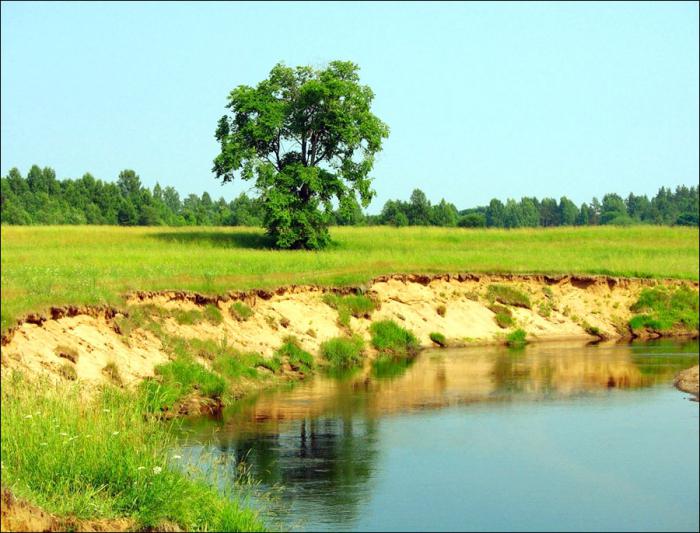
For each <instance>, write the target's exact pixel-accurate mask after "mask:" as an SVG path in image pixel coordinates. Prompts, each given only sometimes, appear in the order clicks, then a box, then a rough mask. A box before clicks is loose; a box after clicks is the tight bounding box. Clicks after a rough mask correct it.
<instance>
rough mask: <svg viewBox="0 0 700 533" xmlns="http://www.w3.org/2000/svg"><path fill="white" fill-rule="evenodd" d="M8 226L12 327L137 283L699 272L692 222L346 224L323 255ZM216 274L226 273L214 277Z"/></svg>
mask: <svg viewBox="0 0 700 533" xmlns="http://www.w3.org/2000/svg"><path fill="white" fill-rule="evenodd" d="M0 231H1V232H2V236H1V238H0V250H1V252H0V255H1V256H2V282H3V286H2V306H1V307H0V311H1V313H2V329H3V331H6V330H7V328H9V327H11V326H13V325H14V324H15V321H16V320H17V319H18V318H20V317H21V316H23V315H24V314H27V313H34V312H37V313H44V314H47V313H48V309H49V307H50V306H56V305H86V304H110V305H113V306H115V307H118V308H122V309H123V308H125V306H126V304H125V301H124V299H123V295H124V294H125V293H128V292H129V291H133V290H134V289H135V288H137V287H138V289H140V290H144V291H157V290H163V289H173V288H176V289H179V290H189V291H196V292H208V293H210V294H214V293H222V294H223V293H226V292H228V291H230V290H231V289H233V288H235V289H236V290H246V289H252V288H256V289H260V288H262V289H274V288H276V287H279V286H282V285H291V284H323V285H327V286H333V285H358V284H362V283H367V282H368V281H369V280H370V279H372V278H373V277H375V276H378V275H382V274H386V273H387V272H397V273H434V272H460V271H463V270H464V268H465V265H469V270H470V271H471V272H475V273H479V272H487V273H488V272H494V271H495V270H498V271H500V272H509V273H540V274H552V275H556V274H563V273H569V274H605V275H614V276H632V277H646V278H649V277H651V278H666V277H672V278H683V279H690V280H697V279H698V268H699V263H698V258H699V254H698V230H697V228H683V227H675V228H668V227H661V226H636V227H633V228H617V227H612V226H601V227H596V228H552V229H548V230H547V231H542V230H540V229H518V230H515V229H511V230H498V229H486V230H476V229H475V230H470V231H462V230H460V229H456V228H429V227H428V228H426V227H421V228H401V229H396V228H390V227H383V226H376V227H365V228H350V227H342V228H341V227H338V228H334V229H333V235H334V239H335V240H336V242H337V243H338V244H337V246H334V247H333V248H331V249H328V250H325V251H324V252H323V253H322V254H321V255H317V254H304V253H298V252H279V251H273V250H268V249H265V248H264V247H263V245H262V244H261V241H264V239H265V237H264V234H263V230H260V229H248V230H244V229H240V228H237V229H230V228H216V229H208V228H201V229H200V231H198V232H196V233H193V232H192V231H191V229H189V228H130V229H128V230H127V229H125V228H119V227H104V226H82V227H68V226H61V227H58V226H51V227H19V226H7V225H3V226H2V228H1V229H0ZM572 242H576V246H575V247H572V246H571V243H572ZM417 251H419V252H417ZM76 257H79V258H80V260H79V261H77V260H76ZM233 258H235V259H233ZM164 265H167V268H164ZM212 272H216V276H214V277H212V278H210V279H209V280H207V279H206V278H205V274H207V273H212ZM562 307H563V306H562ZM254 310H255V309H254ZM128 311H129V313H131V309H128ZM165 311H167V312H166V315H170V311H169V310H165ZM255 311H256V312H257V310H255ZM47 316H48V315H47ZM129 320H130V318H129ZM117 321H118V322H119V323H120V324H121V323H122V322H123V321H122V319H121V318H119V319H117ZM120 327H121V326H120ZM306 327H307V326H304V329H306Z"/></svg>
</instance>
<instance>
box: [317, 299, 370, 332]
mask: <svg viewBox="0 0 700 533" xmlns="http://www.w3.org/2000/svg"><path fill="white" fill-rule="evenodd" d="M323 302H324V303H325V304H327V305H329V306H330V307H332V308H333V309H336V310H337V311H338V324H340V325H341V326H344V327H348V326H349V325H350V317H351V316H354V317H355V318H370V317H371V316H372V312H373V311H374V310H375V309H376V308H377V303H376V302H375V301H374V300H372V299H371V298H369V297H367V296H364V295H362V294H349V295H346V296H339V295H337V294H333V293H327V294H324V295H323Z"/></svg>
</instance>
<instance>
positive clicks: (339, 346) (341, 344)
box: [321, 335, 365, 369]
mask: <svg viewBox="0 0 700 533" xmlns="http://www.w3.org/2000/svg"><path fill="white" fill-rule="evenodd" d="M364 345H365V343H364V341H363V340H362V337H360V336H359V335H353V336H352V337H335V338H334V339H330V340H327V341H326V342H324V343H322V344H321V355H322V356H323V357H324V358H325V359H326V361H328V362H329V363H330V366H331V368H334V369H343V368H345V369H347V368H352V367H355V366H358V365H361V364H362V359H363V357H364Z"/></svg>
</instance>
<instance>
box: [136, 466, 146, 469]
mask: <svg viewBox="0 0 700 533" xmlns="http://www.w3.org/2000/svg"><path fill="white" fill-rule="evenodd" d="M136 470H146V467H145V466H139V467H138V468H137V469H136Z"/></svg>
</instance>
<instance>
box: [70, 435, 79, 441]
mask: <svg viewBox="0 0 700 533" xmlns="http://www.w3.org/2000/svg"><path fill="white" fill-rule="evenodd" d="M77 438H78V435H75V436H74V437H71V438H70V439H68V442H70V441H72V440H75V439H77Z"/></svg>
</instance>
